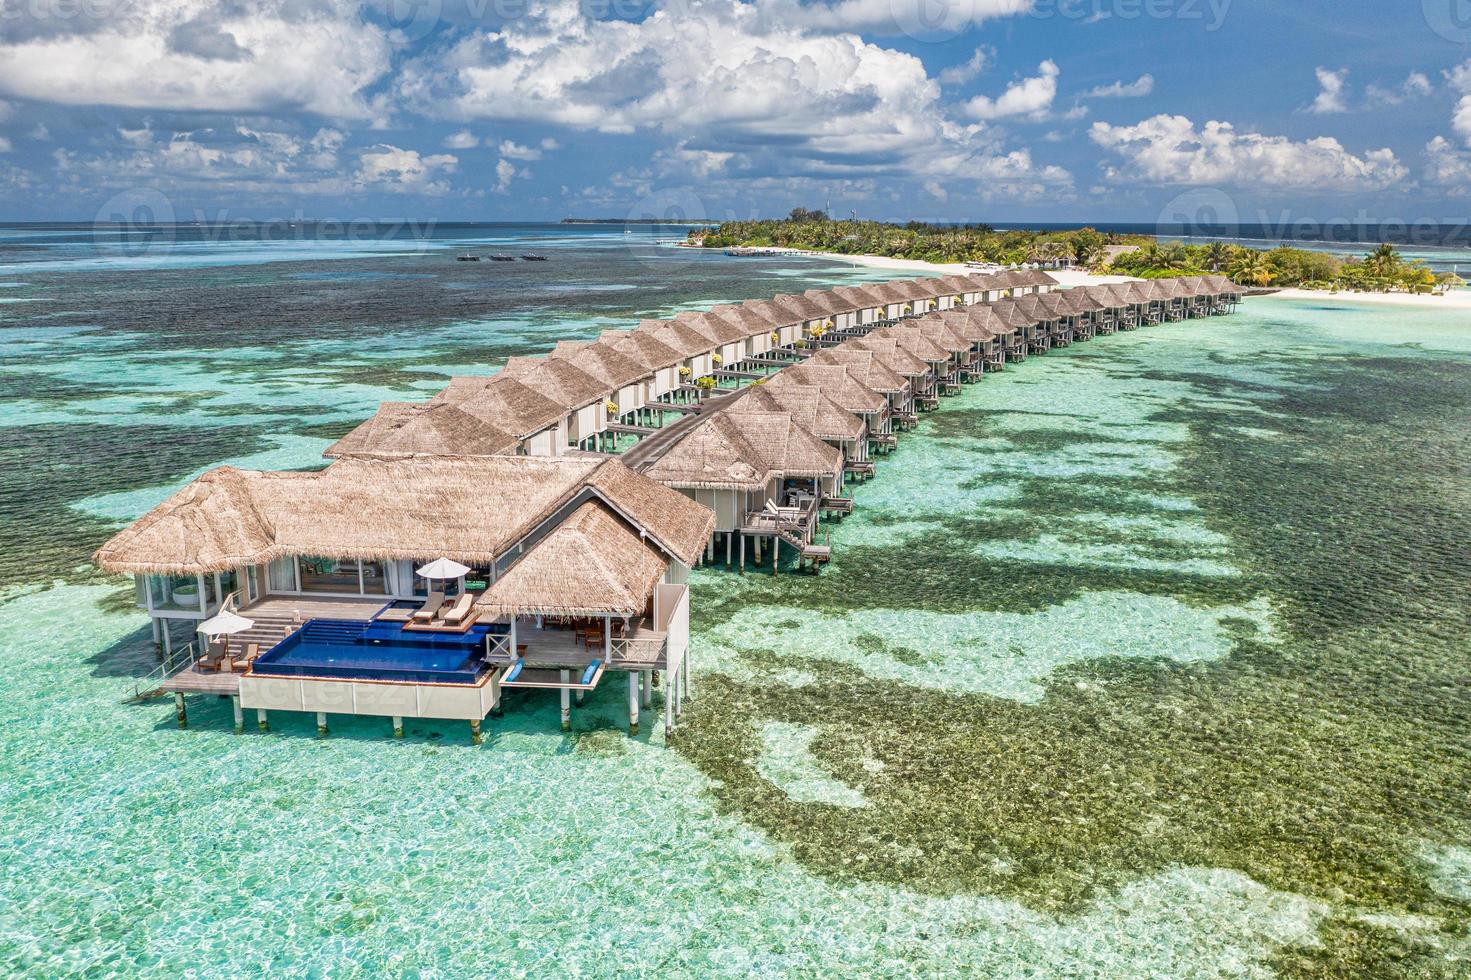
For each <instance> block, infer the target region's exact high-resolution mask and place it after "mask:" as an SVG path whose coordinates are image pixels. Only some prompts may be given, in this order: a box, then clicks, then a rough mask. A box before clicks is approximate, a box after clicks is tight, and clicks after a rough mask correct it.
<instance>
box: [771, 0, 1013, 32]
mask: <svg viewBox="0 0 1471 980" xmlns="http://www.w3.org/2000/svg"><path fill="white" fill-rule="evenodd" d="M762 7H763V11H764V14H765V16H767V17H768V18H770V19H771V20H773V21H775V22H778V23H781V24H784V25H787V26H797V27H809V28H817V29H820V30H828V31H861V32H863V33H865V34H874V35H883V34H905V35H908V36H910V37H916V38H922V39H927V38H946V37H954V36H955V35H957V34H960V33H962V32H964V31H965V30H966V29H967V28H971V27H975V26H977V25H979V24H983V23H985V22H986V21H988V20H994V19H996V18H999V17H1011V16H1015V15H1017V14H1023V13H1026V12H1027V11H1028V10H1031V9H1032V0H949V2H946V3H942V4H936V3H934V2H933V0H837V2H835V3H824V2H817V3H806V4H804V3H799V2H797V0H765V2H764V3H763V4H762Z"/></svg>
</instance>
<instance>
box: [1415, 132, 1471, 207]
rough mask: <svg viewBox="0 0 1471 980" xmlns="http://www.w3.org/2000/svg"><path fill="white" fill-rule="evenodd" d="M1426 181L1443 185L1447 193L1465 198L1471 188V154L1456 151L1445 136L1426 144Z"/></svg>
mask: <svg viewBox="0 0 1471 980" xmlns="http://www.w3.org/2000/svg"><path fill="white" fill-rule="evenodd" d="M1425 180H1426V181H1427V182H1429V183H1432V184H1440V185H1443V186H1444V188H1445V189H1446V190H1445V193H1448V194H1451V195H1453V196H1456V197H1465V196H1466V194H1467V190H1468V188H1471V153H1467V152H1466V151H1464V150H1458V149H1456V146H1455V144H1454V143H1452V142H1451V141H1450V140H1448V139H1446V138H1445V137H1444V136H1437V137H1435V138H1434V139H1433V140H1431V141H1430V142H1429V143H1427V144H1425Z"/></svg>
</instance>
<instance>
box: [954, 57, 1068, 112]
mask: <svg viewBox="0 0 1471 980" xmlns="http://www.w3.org/2000/svg"><path fill="white" fill-rule="evenodd" d="M1038 72H1039V74H1037V75H1035V76H1033V77H1031V78H1023V79H1020V80H1018V81H1015V82H1013V83H1012V84H1010V85H1008V86H1007V88H1006V91H1005V92H1003V93H1001V95H999V96H998V97H996V98H994V99H992V98H989V97H987V96H984V95H978V96H976V97H975V98H973V99H971V100H970V101H969V102H967V103H966V104H965V111H966V112H967V113H969V114H970V115H971V116H972V117H974V118H976V119H1003V118H1006V117H1009V116H1027V117H1030V118H1032V119H1041V118H1044V117H1045V116H1046V115H1047V110H1048V109H1050V108H1052V100H1053V99H1055V98H1056V97H1057V76H1058V74H1059V72H1058V68H1057V62H1055V61H1052V60H1050V59H1049V60H1047V61H1044V62H1042V64H1041V65H1039V66H1038Z"/></svg>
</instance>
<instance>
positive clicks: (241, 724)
mask: <svg viewBox="0 0 1471 980" xmlns="http://www.w3.org/2000/svg"><path fill="white" fill-rule="evenodd" d="M230 701H231V702H233V705H234V708H235V734H237V735H238V734H240V733H241V732H243V731H245V712H244V711H242V710H240V695H238V694H235V695H232V696H231V697H230Z"/></svg>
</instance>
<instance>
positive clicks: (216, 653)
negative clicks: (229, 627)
mask: <svg viewBox="0 0 1471 980" xmlns="http://www.w3.org/2000/svg"><path fill="white" fill-rule="evenodd" d="M229 642H230V641H229V640H223V639H221V640H216V641H214V642H212V643H210V645H209V647H208V649H207V650H206V651H205V653H204V656H202V657H200V658H199V660H198V664H197V665H198V667H199V669H200V670H219V669H220V663H221V661H223V660H224V659H225V647H226V646H228V645H229Z"/></svg>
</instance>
